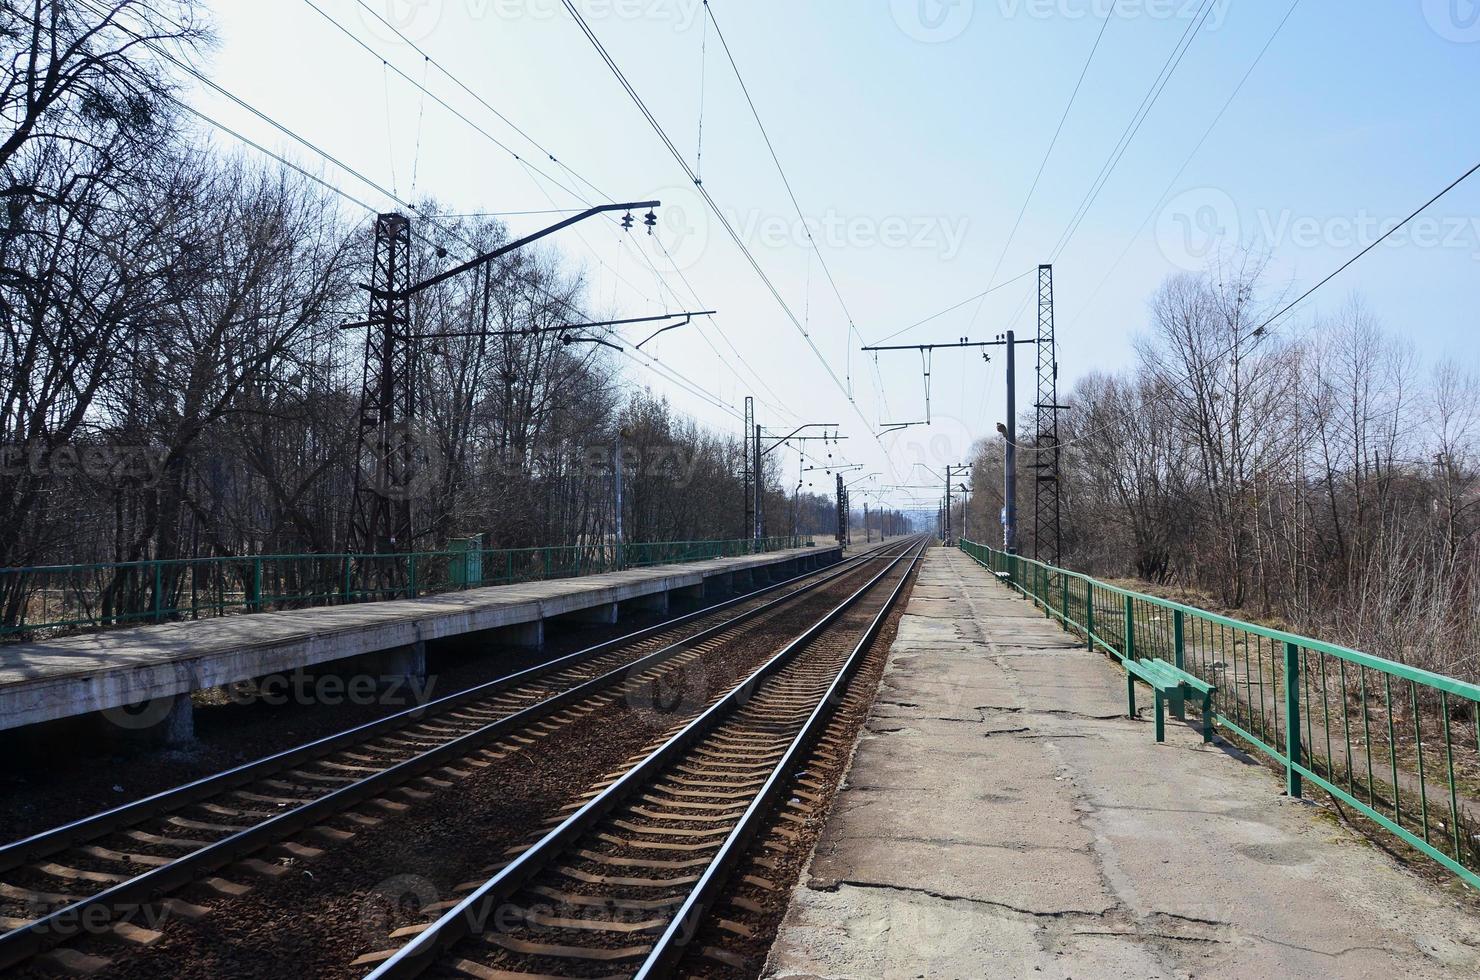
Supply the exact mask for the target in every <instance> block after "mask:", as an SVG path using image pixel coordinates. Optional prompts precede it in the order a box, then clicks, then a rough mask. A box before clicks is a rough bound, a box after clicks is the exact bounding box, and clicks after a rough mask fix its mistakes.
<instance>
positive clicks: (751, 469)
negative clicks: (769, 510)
mask: <svg viewBox="0 0 1480 980" xmlns="http://www.w3.org/2000/svg"><path fill="white" fill-rule="evenodd" d="M755 428H756V427H755V399H754V398H752V397H750V396H749V395H747V396H746V397H745V454H744V455H745V479H744V480H743V481H742V482H743V483H744V484H745V502H744V505H743V512H744V514H745V527H744V528H743V529H742V530H741V532H740V537H741V538H749V539H751V540H756V539H757V538H759V537H760V527H759V525H758V524H757V523H756V519H755V491H754V490H753V489H752V487H753V485H754V484H753V482H752V481H754V480H755V457H756V454H757V453H758V452H759V451H760V450H759V449H758V448H757V447H756V445H755V444H754V443H753V442H752V441H751V440H753V439H755Z"/></svg>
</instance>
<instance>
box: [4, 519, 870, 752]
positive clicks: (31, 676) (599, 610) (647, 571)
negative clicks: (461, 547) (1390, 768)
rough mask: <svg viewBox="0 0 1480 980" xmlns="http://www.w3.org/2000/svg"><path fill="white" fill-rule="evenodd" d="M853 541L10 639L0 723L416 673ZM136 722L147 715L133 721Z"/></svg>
mask: <svg viewBox="0 0 1480 980" xmlns="http://www.w3.org/2000/svg"><path fill="white" fill-rule="evenodd" d="M841 554H842V552H841V550H840V549H839V548H838V547H837V546H836V545H822V546H819V547H813V548H798V549H792V550H787V551H778V552H772V553H770V554H763V555H748V556H745V557H740V558H716V559H709V560H706V561H696V562H687V563H684V564H675V565H656V566H652V567H650V568H642V569H633V570H630V571H623V572H613V573H609V574H604V575H590V576H586V577H583V578H570V579H557V580H554V581H547V582H529V583H523V584H518V585H508V586H496V587H490V588H482V589H469V590H467V591H465V592H454V593H448V594H445V595H436V596H428V597H426V598H422V599H407V600H397V601H389V602H375V603H363V604H359V605H348V606H329V607H323V608H316V609H300V610H290V611H284V612H264V613H253V614H249V615H240V616H228V617H223V618H220V619H209V620H198V621H194V622H179V623H165V624H161V625H156V626H142V627H135V628H130V629H121V630H113V631H109V632H105V633H96V634H91V635H86V636H73V637H66V638H61V639H55V640H46V641H41V642H36V643H22V644H12V645H8V646H0V730H4V729H10V728H17V727H20V726H23V725H31V724H36V723H39V722H48V721H56V720H59V719H63V718H70V717H76V716H79V715H83V714H88V713H91V712H97V711H112V710H116V709H122V708H123V707H124V706H126V705H139V704H141V703H148V704H150V705H153V706H154V710H151V711H150V712H149V713H148V715H147V716H146V718H147V720H148V723H149V725H150V726H153V725H157V724H161V723H164V722H165V721H167V719H165V717H164V716H165V713H166V712H167V711H177V712H188V711H189V694H190V693H191V692H192V691H198V690H204V689H206V688H212V687H219V686H222V685H226V684H234V683H237V682H239V681H246V680H250V679H252V678H257V677H263V676H266V675H269V674H277V673H286V672H291V671H294V670H298V669H301V668H306V667H312V666H315V665H318V664H324V663H327V662H331V661H337V660H344V659H346V658H349V657H360V656H369V655H375V656H377V657H378V660H377V661H376V666H377V669H380V670H386V671H388V672H401V673H407V674H415V673H416V672H417V671H418V669H419V670H420V671H424V670H425V644H426V643H427V642H428V641H436V640H449V639H455V638H467V639H472V640H477V639H479V638H486V639H490V640H494V641H496V642H504V643H510V642H512V643H517V644H520V645H539V644H540V643H541V642H542V641H543V635H544V623H545V622H546V621H548V620H551V619H555V618H560V617H569V618H571V619H576V620H583V621H585V622H604V623H615V622H617V620H618V617H619V616H620V614H621V612H622V610H623V609H624V608H644V609H649V610H651V609H654V608H658V609H662V610H666V609H667V608H668V600H669V597H670V596H685V595H686V596H688V597H691V598H700V597H703V596H704V595H705V594H706V592H708V591H710V590H717V591H719V592H720V593H721V594H723V593H727V592H729V591H731V590H732V589H740V590H742V591H745V590H748V587H749V586H750V585H751V584H753V583H754V584H761V583H764V582H765V581H769V580H770V578H771V577H772V576H774V577H776V578H778V579H779V578H783V577H790V576H792V575H796V574H800V573H801V572H802V571H805V570H807V569H810V568H815V567H821V566H822V565H826V564H831V563H833V562H835V561H837V560H838V559H839V558H840V557H841ZM495 631H496V632H495ZM171 699H174V700H173V701H172V700H171ZM161 705H162V706H163V708H160V707H159V706H161ZM172 705H173V707H171V706H172ZM143 720H146V719H139V721H140V722H142V721H143ZM187 720H188V719H187ZM125 727H139V728H142V727H146V726H145V725H144V724H142V723H135V722H132V721H130V722H129V723H128V724H126V725H125ZM175 734H176V735H181V736H187V737H188V734H189V731H188V724H184V723H181V725H178V726H176V729H175Z"/></svg>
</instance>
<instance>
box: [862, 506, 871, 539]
mask: <svg viewBox="0 0 1480 980" xmlns="http://www.w3.org/2000/svg"><path fill="white" fill-rule="evenodd" d="M863 543H864V544H873V543H874V536H873V532H872V531H870V530H869V529H868V501H867V500H865V501H864V502H863Z"/></svg>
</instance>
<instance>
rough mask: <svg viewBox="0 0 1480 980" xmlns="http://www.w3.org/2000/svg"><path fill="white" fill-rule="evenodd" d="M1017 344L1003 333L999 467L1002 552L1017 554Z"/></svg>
mask: <svg viewBox="0 0 1480 980" xmlns="http://www.w3.org/2000/svg"><path fill="white" fill-rule="evenodd" d="M1016 352H1017V344H1016V343H1015V338H1014V337H1013V334H1012V331H1011V330H1009V331H1007V430H1006V432H1005V433H1004V435H1006V436H1007V451H1006V452H1005V453H1004V454H1003V457H1002V458H1003V466H1002V550H1003V551H1005V552H1007V553H1008V554H1009V555H1015V554H1017V355H1016Z"/></svg>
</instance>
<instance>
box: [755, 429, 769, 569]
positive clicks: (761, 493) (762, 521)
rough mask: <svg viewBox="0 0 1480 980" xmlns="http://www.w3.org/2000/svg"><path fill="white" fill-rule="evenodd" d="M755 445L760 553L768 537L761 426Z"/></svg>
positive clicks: (757, 534) (756, 526)
mask: <svg viewBox="0 0 1480 980" xmlns="http://www.w3.org/2000/svg"><path fill="white" fill-rule="evenodd" d="M753 445H754V446H755V485H754V488H753V489H754V492H755V547H756V550H757V551H759V550H760V547H761V541H763V540H764V539H765V537H766V497H765V485H766V481H765V479H764V478H763V477H762V476H761V473H762V463H763V462H764V460H763V456H764V454H763V453H762V452H761V427H760V426H759V425H757V426H756V427H755V436H754V442H753Z"/></svg>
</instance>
